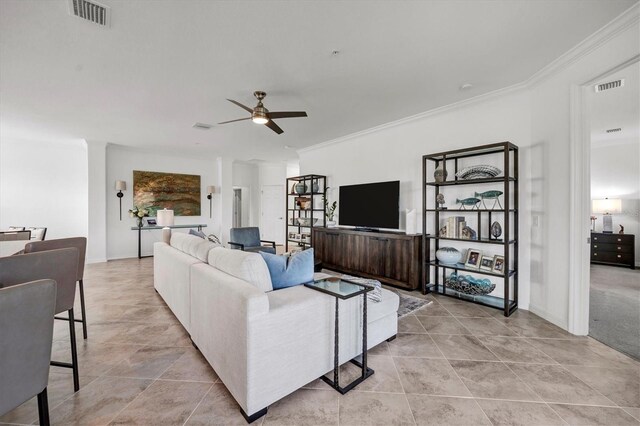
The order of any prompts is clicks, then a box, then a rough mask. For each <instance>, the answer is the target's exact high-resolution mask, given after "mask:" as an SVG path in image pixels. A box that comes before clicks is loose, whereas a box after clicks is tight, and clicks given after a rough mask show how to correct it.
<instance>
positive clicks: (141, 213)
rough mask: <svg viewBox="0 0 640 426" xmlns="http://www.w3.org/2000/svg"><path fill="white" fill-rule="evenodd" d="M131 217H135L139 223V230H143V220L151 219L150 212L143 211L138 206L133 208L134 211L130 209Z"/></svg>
mask: <svg viewBox="0 0 640 426" xmlns="http://www.w3.org/2000/svg"><path fill="white" fill-rule="evenodd" d="M129 216H130V217H135V218H136V220H137V221H138V228H142V226H143V225H144V222H143V220H142V218H145V217H149V210H147V209H141V208H139V207H138V206H133V208H132V209H129Z"/></svg>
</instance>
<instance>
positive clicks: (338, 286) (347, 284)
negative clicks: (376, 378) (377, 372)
mask: <svg viewBox="0 0 640 426" xmlns="http://www.w3.org/2000/svg"><path fill="white" fill-rule="evenodd" d="M305 287H308V288H311V289H314V290H316V291H320V292H322V293H325V294H328V295H330V296H333V297H335V299H336V314H335V321H336V325H335V331H334V351H333V380H331V379H329V378H328V377H327V376H326V375H324V376H322V380H324V381H325V382H326V383H327V384H328V385H329V386H331V387H332V388H334V389H335V390H337V391H338V392H340V393H341V394H342V395H344V394H345V393H347V392H349V391H350V390H351V389H353V388H354V387H356V386H357V385H358V384H360V383H362V382H363V381H364V380H365V379H367V377H369V376H371V375H373V373H374V371H373V370H372V369H371V368H369V367H367V293H368V292H370V291H371V290H373V288H372V287H369V286H365V285H362V284H356V283H354V282H351V281H347V280H343V279H339V278H333V277H332V278H327V279H323V280H319V281H314V282H312V283H307V284H305ZM360 295H362V304H363V305H362V362H358V361H357V360H356V359H355V358H354V359H352V360H350V362H351V363H353V364H355V365H357V366H358V367H360V368H361V369H362V374H361V375H360V377H358V378H357V379H355V380H354V381H353V382H351V383H349V384H348V385H346V386H344V387H342V386H340V365H339V364H340V362H339V356H338V355H339V350H340V348H339V336H340V334H339V332H340V329H339V322H340V321H339V301H340V300H347V299H351V298H352V297H357V296H360Z"/></svg>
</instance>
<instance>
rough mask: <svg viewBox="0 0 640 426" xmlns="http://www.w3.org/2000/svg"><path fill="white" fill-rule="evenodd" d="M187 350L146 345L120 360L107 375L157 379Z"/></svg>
mask: <svg viewBox="0 0 640 426" xmlns="http://www.w3.org/2000/svg"><path fill="white" fill-rule="evenodd" d="M185 352H186V350H185V348H174V347H158V346H145V347H143V348H141V349H139V350H138V351H137V352H135V353H134V354H133V355H131V356H129V357H127V358H125V359H123V360H122V361H120V362H119V363H118V364H116V365H115V366H114V367H113V368H112V369H110V370H109V371H107V372H106V373H105V375H107V376H118V377H136V378H147V379H156V378H158V377H160V375H161V374H162V373H164V372H165V371H166V370H167V369H168V368H169V367H171V366H172V365H173V363H175V362H176V361H177V360H178V359H179V358H180V357H181V356H182V355H184V354H185Z"/></svg>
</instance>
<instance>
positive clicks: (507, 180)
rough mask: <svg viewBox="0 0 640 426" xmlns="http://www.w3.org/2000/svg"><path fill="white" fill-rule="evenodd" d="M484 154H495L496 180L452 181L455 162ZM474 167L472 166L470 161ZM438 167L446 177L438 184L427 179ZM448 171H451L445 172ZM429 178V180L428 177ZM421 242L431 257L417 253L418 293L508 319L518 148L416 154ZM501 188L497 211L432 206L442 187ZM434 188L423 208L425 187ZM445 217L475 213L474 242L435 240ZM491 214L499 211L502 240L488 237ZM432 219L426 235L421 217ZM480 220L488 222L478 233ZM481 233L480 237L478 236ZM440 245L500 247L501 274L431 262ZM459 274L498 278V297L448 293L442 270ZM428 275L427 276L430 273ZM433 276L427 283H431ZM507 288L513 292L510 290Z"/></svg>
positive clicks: (514, 298)
mask: <svg viewBox="0 0 640 426" xmlns="http://www.w3.org/2000/svg"><path fill="white" fill-rule="evenodd" d="M486 156H492V157H494V158H495V157H496V156H501V157H502V158H501V160H502V167H503V169H502V170H503V172H502V176H497V177H494V178H482V179H468V180H462V179H458V177H457V176H456V174H457V173H458V171H459V166H460V165H461V163H467V164H466V165H471V164H469V161H468V160H466V159H474V160H476V159H477V160H479V161H481V160H482V157H486ZM476 164H478V163H476ZM440 166H442V169H443V173H444V174H445V176H446V175H447V174H448V178H449V179H446V178H445V180H444V181H442V182H438V181H433V180H430V179H429V178H430V177H431V176H433V172H434V171H435V169H437V168H438V167H440ZM451 170H452V172H451ZM431 179H433V178H431ZM422 182H423V188H422V209H423V215H422V239H423V247H427V245H426V241H427V239H430V240H432V243H434V244H431V247H432V253H428V252H427V251H426V250H423V254H422V257H423V259H422V261H423V265H424V267H423V273H422V274H423V275H422V282H423V289H422V291H423V293H428V292H436V293H438V294H442V295H445V296H449V297H455V298H458V299H461V300H466V301H469V302H473V303H478V304H482V305H485V306H490V307H493V308H498V309H501V310H503V311H504V315H505V316H509V315H511V314H512V313H513V312H515V310H516V309H518V198H519V197H518V147H517V146H516V145H514V144H512V143H511V142H499V143H494V144H489V145H482V146H476V147H472V148H465V149H457V150H453V151H446V152H438V153H435V154H430V155H424V156H422ZM497 183H500V184H502V190H503V195H502V196H503V202H504V206H503V208H502V209H487V208H482V209H477V210H476V209H473V210H469V209H462V208H460V209H458V208H454V209H442V208H438V207H437V206H438V204H437V202H436V198H437V196H438V194H440V193H441V192H442V193H443V194H444V191H443V190H444V189H446V188H450V187H453V186H457V185H479V186H480V188H481V189H479V190H481V191H482V190H484V189H483V188H486V185H487V184H497ZM430 188H432V189H434V191H433V192H434V194H433V201H432V202H433V204H432V205H431V207H430V206H429V204H430V203H429V201H428V198H430V197H429V196H428V195H429V194H427V192H428V191H429V189H430ZM449 213H455V214H456V215H465V216H467V215H475V216H476V217H477V223H478V230H477V239H476V240H470V239H464V238H447V237H440V236H439V233H438V231H439V229H440V226H441V223H440V219H441V215H443V214H444V215H446V214H449ZM492 213H499V214H501V215H502V217H503V222H504V225H503V238H502V239H499V240H498V239H493V238H491V234H490V227H491V223H492ZM428 216H430V217H432V218H433V224H434V227H435V229H434V231H435V232H434V233H433V234H429V233H428V229H427V224H428V223H427V217H428ZM483 218H486V219H488V221H487V223H488V226H487V228H486V229H485V232H486V234H485V232H483V230H482V220H483ZM483 234H485V235H486V236H484V237H483ZM441 241H464V242H468V243H469V244H470V246H473V247H476V245H483V244H491V245H492V246H493V247H495V246H496V245H497V246H501V247H502V255H503V256H504V264H505V268H504V272H503V273H496V272H492V271H486V270H481V269H475V268H468V267H466V266H465V265H464V264H461V263H458V264H456V265H445V264H442V263H440V262H439V261H438V260H437V259H436V258H435V252H436V251H437V250H438V249H439V248H440V243H441ZM448 269H449V270H454V271H463V272H465V273H470V274H479V275H484V276H489V277H496V278H501V279H502V280H503V297H497V296H491V295H471V294H466V293H461V292H458V291H456V290H454V289H451V288H449V287H447V283H446V278H447V270H448ZM431 272H433V274H432V273H431ZM431 277H433V282H431ZM511 286H513V288H511Z"/></svg>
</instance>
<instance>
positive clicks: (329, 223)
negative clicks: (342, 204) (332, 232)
mask: <svg viewBox="0 0 640 426" xmlns="http://www.w3.org/2000/svg"><path fill="white" fill-rule="evenodd" d="M335 227H336V221H335V220H328V221H327V228H335Z"/></svg>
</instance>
